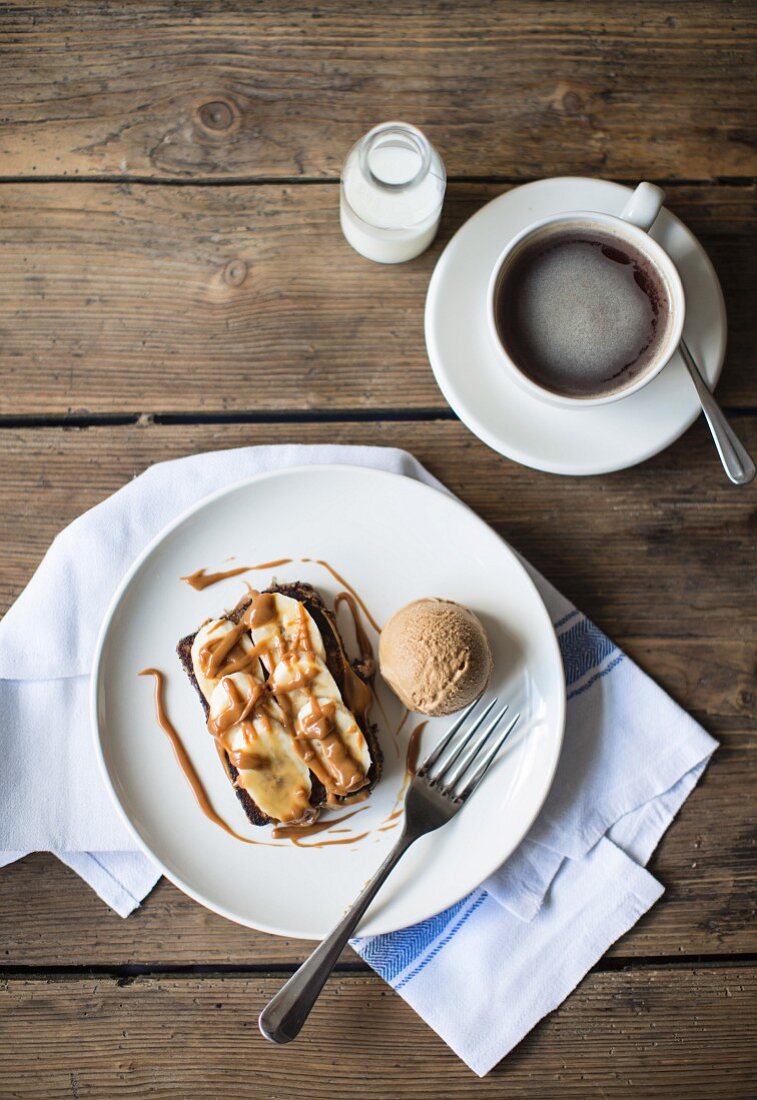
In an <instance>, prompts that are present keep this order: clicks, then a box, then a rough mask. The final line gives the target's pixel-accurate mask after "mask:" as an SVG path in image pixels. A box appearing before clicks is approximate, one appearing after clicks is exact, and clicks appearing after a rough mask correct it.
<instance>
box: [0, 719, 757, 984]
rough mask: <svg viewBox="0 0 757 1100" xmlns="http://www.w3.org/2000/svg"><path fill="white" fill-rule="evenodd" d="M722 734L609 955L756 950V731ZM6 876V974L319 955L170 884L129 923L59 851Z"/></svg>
mask: <svg viewBox="0 0 757 1100" xmlns="http://www.w3.org/2000/svg"><path fill="white" fill-rule="evenodd" d="M721 737H722V741H723V744H722V745H721V748H720V749H719V751H718V753H717V754H716V756H715V758H714V760H713V762H712V763H711V765H710V768H709V770H708V772H707V774H706V776H705V778H704V779H703V780H702V781H701V783H700V786H699V787H698V788H697V789H696V790H695V791H694V793H693V794H692V795H691V797H690V799H689V801H688V802H687V803H686V805H685V807H684V808H683V810H682V811H681V813H680V815H679V817H678V818H677V819H676V821H675V822H674V824H673V825H672V826H671V828H670V829H669V831H668V833H667V834H666V836H665V839H664V840H663V842H662V844H661V846H660V849H659V850H658V852H657V853H656V855H655V856H654V858H653V860H652V862H651V864H650V870H651V871H652V873H653V874H654V875H655V876H656V877H657V878H658V879H659V880H660V881H661V882H662V883H663V884H664V886H665V888H666V892H665V894H664V896H663V897H662V898H661V900H660V901H659V902H658V903H657V905H656V906H655V907H654V908H653V909H652V911H651V912H650V913H649V914H648V915H647V916H646V917H644V918H643V919H642V920H641V921H640V923H639V924H638V925H637V926H636V927H635V928H634V929H633V930H632V931H631V932H629V933H628V935H627V936H625V937H623V939H621V940H620V941H619V942H618V943H617V944H616V945H615V946H614V947H613V948H612V949H611V951H610V955H611V956H614V957H619V958H634V957H636V958H638V957H644V958H649V957H654V956H676V955H694V954H699V955H718V954H733V953H735V952H738V951H741V952H750V951H752V952H753V951H755V950H757V931H755V922H754V893H753V890H752V888H751V887H752V884H753V872H754V842H755V838H754V825H753V820H752V814H751V811H750V806H751V792H752V790H753V784H754V779H753V773H754V763H755V745H754V737H753V735H750V734H749V733H748V732H747V731H745V730H742V731H731V732H728V733H726V734H721ZM0 875H1V876H2V878H1V879H0V969H2V966H3V963H4V964H6V965H12V966H36V967H45V966H86V965H89V966H94V965H100V966H122V965H131V964H137V965H148V966H149V965H156V966H158V965H161V966H167V965H187V966H192V965H195V964H197V963H208V964H213V963H216V964H218V963H221V964H224V965H232V966H242V965H256V966H262V965H270V966H276V965H284V964H291V963H294V962H299V961H301V960H302V959H303V958H304V957H305V956H306V955H307V954H308V951H309V950H310V946H309V945H308V944H307V943H304V942H302V941H297V940H290V939H286V938H283V937H282V938H280V937H277V936H270V935H266V934H265V933H262V932H253V931H250V930H249V929H246V928H241V927H239V926H238V925H234V924H231V923H230V922H229V921H226V920H224V919H223V918H221V917H217V916H215V915H214V914H212V913H209V912H208V911H207V910H205V909H203V908H201V907H200V906H199V905H197V904H196V903H195V902H193V901H192V900H191V899H190V898H188V897H186V896H185V895H183V894H181V893H180V892H179V891H178V890H177V889H176V888H175V887H173V886H172V885H171V884H170V883H168V882H167V881H166V880H162V881H161V882H160V883H159V884H158V886H157V887H156V888H155V890H154V891H153V893H152V894H151V895H150V896H149V897H148V898H147V899H146V900H145V902H144V904H143V905H142V907H141V908H140V909H138V910H136V911H135V912H134V913H133V914H132V915H131V916H130V917H129V918H128V920H126V921H124V920H122V919H121V917H118V916H116V914H115V913H113V912H111V911H110V910H109V909H107V908H106V907H105V906H104V905H103V903H102V902H101V901H100V900H99V899H98V898H97V897H96V896H95V894H94V893H93V892H92V891H91V890H90V888H89V887H88V886H86V885H84V883H82V882H81V881H80V880H79V879H78V878H77V877H76V876H75V875H74V873H73V872H72V871H69V869H68V868H66V867H64V866H63V865H62V864H61V863H59V862H58V861H57V860H56V859H54V858H53V857H52V856H49V855H42V854H38V855H34V856H31V857H29V858H28V859H26V860H24V861H22V862H19V863H17V864H15V865H13V866H11V867H7V868H4V869H3V870H2V871H1V872H0ZM29 914H33V919H29ZM345 959H349V960H351V961H353V962H354V961H355V956H354V955H353V954H352V952H351V951H349V952H347V953H346V955H345Z"/></svg>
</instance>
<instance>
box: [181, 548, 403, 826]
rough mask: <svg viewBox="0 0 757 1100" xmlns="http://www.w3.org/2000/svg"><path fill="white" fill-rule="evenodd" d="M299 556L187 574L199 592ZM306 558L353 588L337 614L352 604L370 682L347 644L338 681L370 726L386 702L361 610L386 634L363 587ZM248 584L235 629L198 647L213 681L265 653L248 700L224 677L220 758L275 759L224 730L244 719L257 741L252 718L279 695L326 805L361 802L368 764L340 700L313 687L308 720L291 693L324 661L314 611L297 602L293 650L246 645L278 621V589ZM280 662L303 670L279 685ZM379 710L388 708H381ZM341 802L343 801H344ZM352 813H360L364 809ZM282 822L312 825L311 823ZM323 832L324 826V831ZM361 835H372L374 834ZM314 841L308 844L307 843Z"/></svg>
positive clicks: (250, 762)
mask: <svg viewBox="0 0 757 1100" xmlns="http://www.w3.org/2000/svg"><path fill="white" fill-rule="evenodd" d="M293 560H294V559H292V558H279V559H277V560H276V561H270V562H262V563H260V564H258V565H245V566H238V567H236V568H234V569H229V570H225V571H223V572H216V573H208V572H207V571H206V569H205V568H202V569H198V570H196V571H195V572H194V573H191V574H189V575H188V576H185V577H182V578H181V579H182V580H183V581H185V582H186V583H187V584H189V585H190V586H191V587H192V588H193V589H195V590H197V591H201V590H203V589H205V588H207V587H209V586H210V585H213V584H216V583H218V582H219V581H222V580H225V579H227V578H229V577H235V576H239V575H240V574H242V573H246V572H249V571H252V570H256V569H271V568H275V567H277V566H281V565H288V564H290V563H291V562H292V561H293ZM301 560H302V561H303V562H309V561H313V560H315V564H317V565H320V566H322V567H323V568H324V569H326V570H327V571H328V572H329V573H330V574H331V575H332V576H333V577H334V578H335V580H337V581H338V582H339V583H340V584H341V585H343V586H344V588H345V589H347V591H345V592H340V593H339V594H338V595H337V597H336V599H335V601H334V612H335V614H336V612H337V611H338V609H339V606H340V605H341V604H346V605H347V607H348V609H349V611H350V614H351V616H352V620H353V623H354V628H355V638H356V641H357V645H358V648H359V650H360V664H361V665H362V666H363V668H365V670H366V675H367V677H368V682H366V680H364V679H363V678H361V677H360V676H358V675H357V673H356V672H355V670H354V669H353V667H352V664H351V662H350V660H349V658H348V657H347V655H346V653H344V649H343V647H342V655H343V657H344V664H343V668H344V675H343V683H342V684H341V685H340V686H341V689H342V697H343V699H344V703H345V705H346V706H347V708H348V709H349V710H350V711H352V713H353V714H354V715H356V716H357V717H358V719H359V720H360V719H362V721H361V723H360V724H361V725H364V724H365V721H366V720H367V715H368V712H369V710H370V707H371V705H372V704H373V702H374V700H375V701H376V702H377V703H378V704H379V705H380V700H379V699H378V698H377V696H376V693H375V691H374V689H373V677H374V676H375V669H376V665H375V658H374V653H373V647H372V645H371V641H370V639H369V637H368V634H367V632H366V630H365V627H364V625H363V622H362V619H361V616H360V610H362V612H363V614H364V615H365V616H366V618H367V620H368V622H369V623H370V624H371V626H372V627H373V628H374V629H375V630H376V631H378V632H380V627H379V625H378V623H377V622H376V620H375V619H374V618H373V616H372V615H371V614H370V612H369V611H368V608H367V607H366V605H365V603H364V602H363V600H362V599H361V597H360V595H359V594H358V593H357V591H356V590H355V589H354V588H353V587H352V585H350V584H349V583H348V582H347V581H346V580H345V579H344V577H342V576H341V575H340V574H339V573H338V572H337V571H336V570H335V569H334V568H333V567H332V566H331V565H330V564H329V563H328V562H326V561H324V560H322V559H310V558H302V559H301ZM245 583H246V587H247V590H248V592H249V599H250V602H249V604H248V605H247V606H246V607H245V609H244V610H243V611H242V614H241V616H240V619H239V622H238V623H236V624H235V625H234V626H233V629H232V630H229V631H227V632H226V633H225V634H223V635H222V636H220V637H219V638H215V639H214V638H211V639H209V640H208V641H207V642H205V644H204V645H203V646H202V647H201V648H200V650H199V652H198V660H199V664H200V668H201V670H202V672H203V674H204V675H205V676H206V677H207V678H208V679H215V680H219V679H220V680H222V681H223V679H224V678H225V677H228V676H230V675H231V674H233V673H234V672H244V671H249V670H251V669H252V668H253V667H254V666H255V663H256V662H258V661H260V660H261V658H262V660H263V665H264V668H263V671H264V672H267V673H268V679H267V681H266V684H265V685H260V686H259V688H258V690H253V692H252V695H251V697H250V699H248V700H247V701H245V700H243V698H242V696H241V695H240V694H239V691H238V689H237V687H236V685H235V684H234V683H233V681H228V680H227V681H225V683H224V690H225V691H226V694H227V696H228V705H227V706H226V707H224V708H223V710H222V711H221V713H220V714H217V715H216V716H215V719H211V720H209V722H208V729H209V731H210V733H211V734H213V736H214V738H215V739H216V747H217V749H218V751H219V754H220V755H221V758H222V760H223V759H224V754H226V755H227V756H228V758H229V760H230V761H231V763H232V764H234V766H235V767H236V768H237V769H238V770H246V769H250V770H251V769H255V768H260V767H265V766H266V764H267V763H270V762H269V761H267V759H266V758H264V757H263V756H261V755H260V754H259V753H255V752H254V750H253V747H252V745H251V744H250V745H248V749H249V751H247V749H245V750H240V749H236V750H232V749H231V747H230V746H228V745H227V744H226V743H225V740H224V735H225V734H226V733H227V732H229V731H231V730H232V729H233V728H234V727H236V726H238V725H240V724H242V726H243V729H244V728H245V727H247V728H248V729H249V731H250V736H249V737H248V738H247V740H248V741H250V742H251V741H253V740H254V735H255V734H254V727H253V726H252V721H251V719H252V717H253V716H254V717H255V718H256V719H258V720H261V721H265V720H267V716H266V709H265V702H266V700H270V699H271V698H272V697H275V699H276V701H277V703H278V704H279V708H280V711H281V717H282V718H283V720H284V725H285V728H286V729H287V730H288V732H289V733H290V735H291V737H292V742H293V746H294V748H295V751H296V752H297V754H298V756H299V757H300V759H301V760H302V761H303V762H304V763H305V764H306V765H307V767H308V768H309V770H310V771H311V772H312V773H313V775H314V776H315V777H316V778H317V779H318V780H319V781H320V783H321V784H322V786H323V787H324V788H325V790H326V793H327V802H328V804H331V805H335V804H337V805H338V804H340V803H338V802H337V801H336V800H337V799H344V798H347V797H349V798H350V801H351V802H354V801H360V800H361V799H362V798H363V797H366V796H367V792H363V791H362V788H363V787H364V786H365V782H366V776H365V773H364V771H363V767H362V764H361V763H359V762H358V761H357V760H355V759H354V758H353V757H352V755H351V753H350V751H349V748H348V746H347V744H346V743H345V742H344V741H343V740H342V738H341V737H340V736H339V733H338V731H337V728H336V725H335V721H334V719H335V714H336V706H335V705H334V704H333V703H331V704H328V703H327V704H325V705H324V704H322V703H321V702H320V700H319V699H318V698H317V697H316V693H315V692H312V693H311V692H309V693H308V694H309V696H310V709H309V713H308V714H307V715H306V716H305V719H304V720H302V721H298V722H296V721H295V718H294V714H293V706H292V702H291V700H290V699H289V698H288V697H287V696H288V695H289V693H291V692H295V691H298V690H303V689H307V685H308V684H309V683H310V681H311V680H312V679H314V678H315V676H316V675H317V674H318V671H319V661H318V658H317V655H316V653H315V651H314V648H313V643H312V639H311V637H310V617H309V615H308V613H307V610H306V608H305V607H304V605H303V604H300V606H299V623H298V629H297V634H296V636H295V638H294V639H293V643H292V646H291V647H290V648H289V651H288V652H285V642H284V639H283V637H281V636H279V637H278V638H277V639H275V641H274V642H273V644H266V643H261V644H260V645H258V646H255V645H253V646H252V647H250V648H247V649H245V648H244V647H243V646H242V645H241V644H240V643H241V640H242V638H243V637H244V636H245V634H248V635H249V633H250V632H251V631H252V630H254V628H255V627H260V626H263V625H264V624H265V623H267V622H270V621H271V620H273V619H275V618H276V614H277V612H276V603H275V599H274V594H273V593H261V592H258V591H257V590H255V589H254V588H252V586H251V585H249V584H248V583H247V582H245ZM245 603H246V598H244V599H243V600H240V602H239V604H238V605H237V608H235V610H241V608H242V607H243V606H244V604H245ZM282 661H285V662H289V663H290V664H292V665H294V666H295V668H296V670H297V673H298V675H295V676H294V677H291V676H290V677H288V681H287V683H286V684H281V683H276V685H275V689H274V687H273V683H272V677H273V674H274V672H275V669H276V667H277V665H278V664H279V663H281V662H282ZM265 666H267V668H266V667H265ZM381 709H382V712H383V707H382V708H381ZM268 724H269V727H270V720H268ZM313 742H317V743H318V744H319V746H320V749H321V752H320V753H318V752H316V751H315V749H314V747H313V744H312V743H313ZM198 782H199V781H198ZM341 804H342V805H343V803H341ZM353 812H354V813H357V812H359V811H353ZM330 824H332V823H324V826H323V827H324V828H328V827H329V826H330ZM281 827H282V828H284V827H286V828H308V829H310V828H312V826H311V825H302V826H281ZM317 831H320V829H318V830H317ZM235 835H236V834H235ZM273 835H274V838H278V830H275V831H274V834H273ZM303 835H304V834H303ZM307 835H309V834H307ZM362 835H363V836H367V835H368V834H367V833H366V834H362ZM242 839H244V838H242ZM355 839H361V837H353V838H348V839H346V840H341V841H337V840H334V841H323V842H321V844H324V845H325V844H327V843H333V844H338V843H352V842H353V841H354V840H355ZM315 846H316V845H307V847H315ZM318 846H320V844H319V845H318Z"/></svg>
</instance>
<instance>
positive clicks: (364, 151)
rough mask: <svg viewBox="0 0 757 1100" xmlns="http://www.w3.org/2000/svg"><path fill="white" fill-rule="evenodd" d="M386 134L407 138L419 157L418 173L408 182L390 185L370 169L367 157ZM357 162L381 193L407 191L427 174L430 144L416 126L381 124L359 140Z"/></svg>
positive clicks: (394, 123) (429, 160)
mask: <svg viewBox="0 0 757 1100" xmlns="http://www.w3.org/2000/svg"><path fill="white" fill-rule="evenodd" d="M388 134H397V135H398V136H401V137H403V138H405V139H407V138H409V139H410V141H411V142H412V144H413V145H414V146H415V148H416V150H417V151H418V154H419V155H420V164H419V166H418V171H417V172H416V173H415V175H414V176H412V177H411V179H409V180H403V181H401V182H399V183H391V182H390V181H388V180H384V179H382V178H381V177H380V176H377V175H376V174H375V172H374V171H373V169H372V168H371V165H370V162H369V159H368V158H369V155H370V153H371V151H372V150H373V149H374V147H375V146H376V145H377V144H378V142H379V140H381V139H383V138H385V137H386V136H387V135H388ZM358 160H359V163H360V170H361V172H362V173H363V175H364V176H365V177H366V179H368V180H370V182H371V183H373V184H375V186H376V187H380V188H381V189H382V190H383V191H393V192H395V193H397V192H400V191H408V190H410V188H411V187H415V186H416V184H418V183H420V181H421V180H422V179H424V178H425V176H426V175H427V174H428V171H429V169H430V167H431V144H430V142H429V140H428V138H427V137H426V135H425V134H424V133H423V132H422V131H421V130H419V129H418V127H417V126H411V125H410V123H409V122H381V123H379V125H378V126H374V127H373V129H372V130H369V131H368V133H367V134H365V135H364V136H363V137H362V138H361V140H360V147H359V150H358Z"/></svg>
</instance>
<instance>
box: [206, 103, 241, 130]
mask: <svg viewBox="0 0 757 1100" xmlns="http://www.w3.org/2000/svg"><path fill="white" fill-rule="evenodd" d="M234 114H235V112H234V108H233V107H232V106H231V104H230V103H227V102H225V101H224V100H223V99H214V100H211V102H210V103H203V104H202V106H201V107H200V108H199V110H198V111H197V117H198V119H199V120H200V124H201V125H202V126H204V127H205V129H206V130H214V131H219V130H228V129H229V128H230V127H231V126H232V125H233V123H234Z"/></svg>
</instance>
